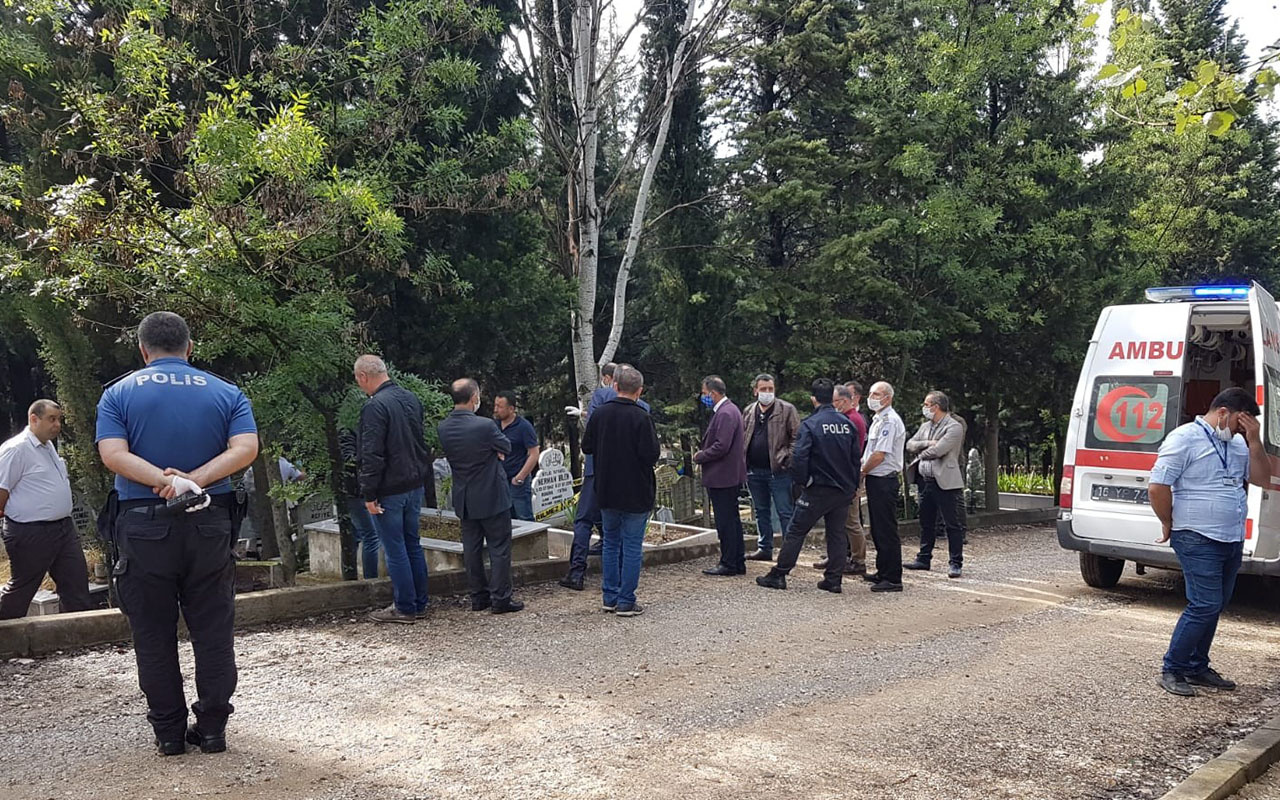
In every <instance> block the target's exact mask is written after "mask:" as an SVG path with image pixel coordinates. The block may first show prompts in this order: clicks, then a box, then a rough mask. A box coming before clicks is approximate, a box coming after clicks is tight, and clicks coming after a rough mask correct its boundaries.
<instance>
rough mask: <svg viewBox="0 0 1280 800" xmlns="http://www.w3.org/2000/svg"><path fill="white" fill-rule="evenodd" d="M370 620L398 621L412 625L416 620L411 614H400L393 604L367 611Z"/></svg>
mask: <svg viewBox="0 0 1280 800" xmlns="http://www.w3.org/2000/svg"><path fill="white" fill-rule="evenodd" d="M369 621H370V622H398V623H400V624H401V625H412V624H413V623H415V622H417V618H416V617H415V616H414V615H413V614H401V613H400V612H399V611H398V610H397V609H396V607H395V606H394V605H389V606H387V607H386V608H380V609H378V610H377V611H370V612H369Z"/></svg>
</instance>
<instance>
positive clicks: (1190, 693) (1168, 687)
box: [1160, 672, 1196, 697]
mask: <svg viewBox="0 0 1280 800" xmlns="http://www.w3.org/2000/svg"><path fill="white" fill-rule="evenodd" d="M1160 688H1162V689H1164V690H1165V691H1166V692H1168V693H1169V694H1176V695H1178V696H1179V697H1195V696H1196V690H1195V689H1193V688H1191V684H1190V683H1188V682H1187V679H1186V678H1184V677H1182V676H1181V675H1179V674H1178V673H1176V672H1162V673H1160Z"/></svg>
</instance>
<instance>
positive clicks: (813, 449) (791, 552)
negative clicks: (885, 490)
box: [756, 378, 862, 594]
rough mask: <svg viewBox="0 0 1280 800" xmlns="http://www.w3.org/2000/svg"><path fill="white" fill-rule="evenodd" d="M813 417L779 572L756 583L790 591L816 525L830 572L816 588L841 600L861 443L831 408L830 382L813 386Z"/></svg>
mask: <svg viewBox="0 0 1280 800" xmlns="http://www.w3.org/2000/svg"><path fill="white" fill-rule="evenodd" d="M812 392H813V396H812V397H810V398H809V399H810V400H812V401H813V405H814V407H815V408H816V409H817V410H816V411H814V412H813V416H811V417H809V418H808V419H806V420H805V421H804V422H802V423H800V431H799V432H798V433H797V434H796V444H795V449H794V450H793V452H792V455H791V473H792V478H793V479H794V480H795V484H796V485H797V486H800V487H803V493H802V494H801V495H800V499H799V500H797V501H796V510H795V514H794V515H793V516H792V517H791V525H790V526H788V528H787V532H786V534H785V535H784V536H783V538H782V552H781V553H779V554H778V563H777V566H775V567H773V568H772V569H770V570H769V572H768V574H766V575H761V576H760V577H758V578H756V583H758V584H760V585H761V586H763V587H765V588H766V589H785V588H787V577H786V576H787V573H788V572H790V571H791V569H792V567H794V566H795V565H796V558H798V557H799V555H800V548H801V547H804V540H805V537H806V536H808V535H809V531H810V530H811V529H812V528H813V526H814V524H815V523H817V521H818V520H820V519H824V518H825V520H826V524H827V566H826V569H825V572H824V575H825V577H824V578H823V579H822V581H821V582H819V583H818V588H819V589H822V590H824V591H828V592H832V593H834V594H839V593H840V592H841V588H840V579H841V575H842V574H843V573H844V566H845V562H846V561H847V560H848V558H849V539H848V537H847V536H846V535H845V530H844V528H845V522H846V521H847V520H848V518H849V504H850V502H851V501H852V500H853V495H854V493H855V492H857V491H858V478H859V475H860V473H861V467H860V463H861V460H862V440H861V438H860V437H859V436H858V431H857V429H856V428H855V427H854V426H853V423H852V422H850V421H849V418H848V417H846V416H845V415H844V414H841V413H840V412H839V411H836V410H835V408H834V407H833V406H832V404H831V400H832V396H833V395H834V393H835V383H833V382H832V381H831V380H829V379H827V378H818V379H817V380H816V381H814V382H813V389H812Z"/></svg>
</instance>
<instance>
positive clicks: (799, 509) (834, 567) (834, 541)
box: [774, 486, 851, 585]
mask: <svg viewBox="0 0 1280 800" xmlns="http://www.w3.org/2000/svg"><path fill="white" fill-rule="evenodd" d="M850 499H851V498H850V497H849V496H848V495H846V494H845V493H844V492H843V491H842V490H840V489H837V488H835V487H833V486H813V487H810V488H806V489H805V490H804V493H803V494H801V495H800V499H799V500H797V501H796V510H795V513H794V514H792V515H791V524H790V525H789V526H788V527H787V532H786V533H785V534H783V535H782V552H780V553H778V564H777V566H775V567H774V571H775V572H779V573H781V574H783V575H786V574H787V573H788V572H790V571H791V570H792V568H793V567H795V565H796V559H798V558H799V557H800V548H802V547H804V540H805V538H806V537H808V535H809V531H811V530H813V526H814V525H816V524H817V522H818V520H820V519H825V520H826V525H827V568H826V573H825V574H826V577H827V580H828V581H829V582H831V583H834V584H836V585H839V584H840V580H841V576H842V575H843V574H844V565H845V563H846V562H847V561H848V560H849V536H848V534H847V533H846V532H845V524H846V523H847V522H848V520H849V503H850Z"/></svg>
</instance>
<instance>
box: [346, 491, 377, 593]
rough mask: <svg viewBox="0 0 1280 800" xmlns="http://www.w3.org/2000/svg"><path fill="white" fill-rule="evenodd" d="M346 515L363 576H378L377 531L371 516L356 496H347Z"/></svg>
mask: <svg viewBox="0 0 1280 800" xmlns="http://www.w3.org/2000/svg"><path fill="white" fill-rule="evenodd" d="M347 516H349V517H351V530H352V531H353V532H354V533H355V536H356V543H357V544H359V545H360V555H361V557H362V560H363V561H364V577H365V578H366V579H368V578H376V577H378V532H377V531H376V530H374V527H373V516H372V515H371V514H370V513H369V509H367V508H365V507H364V501H363V500H361V499H360V498H358V497H348V498H347Z"/></svg>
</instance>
